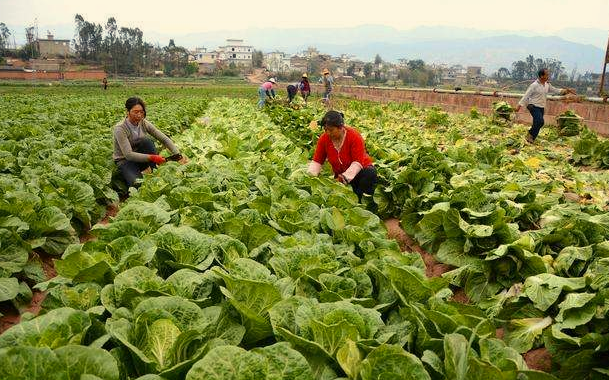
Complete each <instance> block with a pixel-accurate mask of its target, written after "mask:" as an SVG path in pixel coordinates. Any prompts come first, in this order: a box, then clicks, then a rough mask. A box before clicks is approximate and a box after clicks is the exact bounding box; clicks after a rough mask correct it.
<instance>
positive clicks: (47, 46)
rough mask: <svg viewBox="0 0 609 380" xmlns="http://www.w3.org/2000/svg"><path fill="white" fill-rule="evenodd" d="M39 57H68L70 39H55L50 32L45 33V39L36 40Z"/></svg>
mask: <svg viewBox="0 0 609 380" xmlns="http://www.w3.org/2000/svg"><path fill="white" fill-rule="evenodd" d="M36 45H37V47H38V52H39V53H40V58H57V57H61V58H64V57H68V56H70V55H71V53H70V40H56V39H55V36H53V35H52V34H51V33H48V34H47V38H46V39H38V40H36Z"/></svg>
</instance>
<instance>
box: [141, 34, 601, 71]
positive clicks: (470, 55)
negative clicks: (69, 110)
mask: <svg viewBox="0 0 609 380" xmlns="http://www.w3.org/2000/svg"><path fill="white" fill-rule="evenodd" d="M148 37H149V38H152V39H153V40H157V41H163V38H165V41H168V40H167V39H166V38H167V36H163V35H161V34H155V33H148ZM607 37H608V33H607V31H604V30H601V29H586V28H568V29H562V30H560V31H558V32H556V33H553V35H539V33H535V32H532V31H526V30H523V31H518V32H514V31H507V30H478V29H472V28H458V27H449V26H422V27H417V28H413V29H408V30H399V29H396V28H392V27H388V26H382V25H362V26H357V27H352V28H294V29H278V28H249V29H243V30H233V31H229V30H226V31H214V32H204V33H192V34H186V35H181V36H175V38H174V40H175V42H176V44H179V45H183V46H190V47H194V46H199V47H206V48H208V49H212V50H213V49H215V48H216V47H217V46H221V45H223V44H225V40H226V39H227V38H239V39H243V40H244V41H245V43H246V44H248V45H252V46H254V48H256V49H258V50H262V51H264V52H269V51H275V50H278V51H283V52H286V53H291V54H293V53H297V52H299V51H302V50H305V49H306V48H307V47H309V46H314V47H316V48H317V49H318V50H319V51H320V52H322V53H326V54H331V55H334V56H338V55H340V54H350V55H353V56H355V57H357V58H359V59H362V60H365V61H370V60H373V59H374V57H375V56H376V54H379V55H380V56H381V58H383V59H384V60H387V61H393V62H395V61H397V60H398V59H400V58H407V59H423V60H424V61H425V62H429V63H431V62H434V63H447V64H462V65H475V66H482V67H483V69H484V71H485V72H486V73H492V72H494V71H496V70H497V69H498V68H500V67H507V68H508V69H510V68H511V64H512V62H514V61H517V60H523V59H524V58H525V57H526V56H528V55H529V54H532V55H533V56H535V57H536V58H554V59H558V60H560V61H561V62H563V65H564V66H565V68H566V70H567V71H571V70H573V69H576V70H577V71H579V72H581V73H583V72H586V71H590V72H600V71H601V70H602V62H603V57H604V54H605V46H606V44H607Z"/></svg>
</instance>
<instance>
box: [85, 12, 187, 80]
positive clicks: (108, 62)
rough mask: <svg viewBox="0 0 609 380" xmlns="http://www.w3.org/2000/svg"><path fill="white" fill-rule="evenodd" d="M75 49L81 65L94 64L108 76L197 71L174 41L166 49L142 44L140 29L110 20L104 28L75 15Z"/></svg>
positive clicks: (178, 74) (180, 73)
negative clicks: (122, 25) (101, 66)
mask: <svg viewBox="0 0 609 380" xmlns="http://www.w3.org/2000/svg"><path fill="white" fill-rule="evenodd" d="M74 21H75V22H76V33H75V39H74V50H75V54H76V57H77V58H78V59H79V60H81V61H82V62H84V63H97V64H101V65H103V66H104V69H105V70H106V71H107V72H109V73H114V74H126V75H150V74H153V73H154V71H161V70H162V71H163V72H164V73H165V75H169V76H182V75H190V74H192V73H194V72H196V71H197V70H198V66H197V65H192V64H189V63H188V55H189V53H188V50H187V49H186V48H184V47H182V46H177V45H176V44H175V42H174V40H173V39H171V40H169V43H168V44H167V46H163V47H161V46H160V45H159V44H156V45H153V44H151V43H148V42H146V41H144V33H143V32H142V31H141V30H140V29H139V28H127V27H119V26H118V24H117V22H116V19H115V18H114V17H110V18H109V19H108V21H106V24H105V25H104V26H102V25H100V24H95V23H92V22H89V21H87V20H85V19H84V18H83V17H82V16H81V15H79V14H77V15H76V16H75V18H74Z"/></svg>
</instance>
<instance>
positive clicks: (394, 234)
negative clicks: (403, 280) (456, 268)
mask: <svg viewBox="0 0 609 380" xmlns="http://www.w3.org/2000/svg"><path fill="white" fill-rule="evenodd" d="M385 227H387V237H389V238H390V239H395V240H396V241H397V242H398V245H399V246H400V249H401V250H402V252H417V253H418V254H419V255H421V257H422V258H423V262H424V263H425V275H426V276H427V277H440V276H442V275H443V274H444V273H446V272H449V271H451V270H452V269H453V268H452V267H451V266H450V265H446V264H442V263H439V262H438V261H437V260H436V259H435V258H434V257H433V256H432V255H431V254H430V253H429V252H427V251H425V250H424V249H423V248H421V246H420V245H418V244H417V243H416V242H415V241H414V240H413V239H412V238H411V237H410V236H408V235H407V234H406V232H404V230H403V229H402V227H401V226H400V221H399V220H398V219H395V218H391V219H387V220H386V221H385Z"/></svg>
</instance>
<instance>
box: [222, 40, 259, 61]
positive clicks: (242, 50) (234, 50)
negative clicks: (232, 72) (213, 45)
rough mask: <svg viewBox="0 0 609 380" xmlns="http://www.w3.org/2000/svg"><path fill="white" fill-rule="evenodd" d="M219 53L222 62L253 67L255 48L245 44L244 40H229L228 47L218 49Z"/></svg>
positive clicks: (227, 41)
mask: <svg viewBox="0 0 609 380" xmlns="http://www.w3.org/2000/svg"><path fill="white" fill-rule="evenodd" d="M218 53H219V56H220V57H219V58H220V60H222V61H225V62H227V63H228V64H231V63H234V64H235V65H237V66H251V65H252V54H253V53H254V48H253V46H251V45H245V44H243V40H237V39H227V40H226V45H225V46H220V47H219V48H218Z"/></svg>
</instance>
